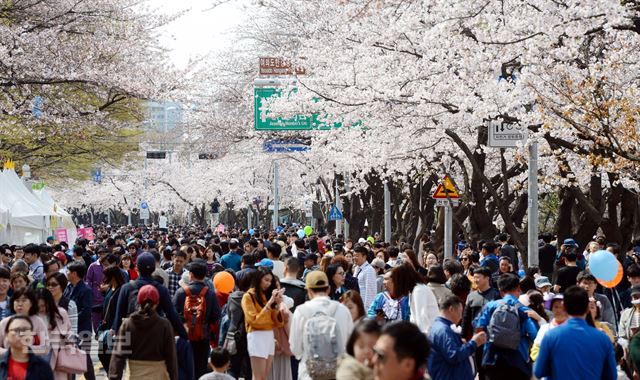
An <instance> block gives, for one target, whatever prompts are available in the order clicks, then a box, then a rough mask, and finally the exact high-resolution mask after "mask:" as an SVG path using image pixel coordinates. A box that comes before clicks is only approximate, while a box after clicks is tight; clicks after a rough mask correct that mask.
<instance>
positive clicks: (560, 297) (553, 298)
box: [544, 294, 564, 310]
mask: <svg viewBox="0 0 640 380" xmlns="http://www.w3.org/2000/svg"><path fill="white" fill-rule="evenodd" d="M563 299H564V296H563V295H562V294H554V295H553V296H550V297H549V298H545V301H544V308H545V309H547V310H551V308H552V307H553V303H554V302H556V301H562V300H563Z"/></svg>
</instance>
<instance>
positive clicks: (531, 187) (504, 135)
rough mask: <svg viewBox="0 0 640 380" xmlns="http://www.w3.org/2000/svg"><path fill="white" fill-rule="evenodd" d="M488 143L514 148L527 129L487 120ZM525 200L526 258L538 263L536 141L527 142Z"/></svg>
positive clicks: (524, 135)
mask: <svg viewBox="0 0 640 380" xmlns="http://www.w3.org/2000/svg"><path fill="white" fill-rule="evenodd" d="M488 127H489V140H488V144H487V145H489V146H490V147H492V148H516V147H518V145H519V144H520V145H522V144H524V143H526V141H527V139H528V137H529V136H528V129H527V128H526V127H524V126H521V125H519V124H515V123H506V122H504V121H503V120H492V121H491V122H489V126H488ZM527 190H528V198H529V199H528V200H527V201H528V202H527V258H528V261H527V262H528V263H529V265H530V266H531V265H538V249H539V247H538V142H537V141H531V143H530V144H529V179H528V185H527Z"/></svg>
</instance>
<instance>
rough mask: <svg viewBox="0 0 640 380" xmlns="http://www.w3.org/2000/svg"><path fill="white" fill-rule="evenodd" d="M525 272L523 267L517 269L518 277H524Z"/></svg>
mask: <svg viewBox="0 0 640 380" xmlns="http://www.w3.org/2000/svg"><path fill="white" fill-rule="evenodd" d="M525 274H526V273H524V269H520V270H519V271H518V277H520V278H522V277H524V276H525Z"/></svg>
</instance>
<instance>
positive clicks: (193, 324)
mask: <svg viewBox="0 0 640 380" xmlns="http://www.w3.org/2000/svg"><path fill="white" fill-rule="evenodd" d="M182 289H184V292H185V294H186V298H185V299H184V311H183V313H184V325H185V328H186V330H187V333H188V335H189V340H204V339H206V338H205V332H206V331H207V327H206V324H207V323H206V317H207V297H206V296H207V292H208V291H209V288H208V287H206V286H205V287H204V288H202V290H201V291H200V293H198V294H197V295H193V294H191V289H189V287H188V286H183V287H182Z"/></svg>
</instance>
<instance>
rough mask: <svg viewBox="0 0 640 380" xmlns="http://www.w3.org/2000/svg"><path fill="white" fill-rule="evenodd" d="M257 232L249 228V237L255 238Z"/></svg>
mask: <svg viewBox="0 0 640 380" xmlns="http://www.w3.org/2000/svg"><path fill="white" fill-rule="evenodd" d="M255 232H256V231H255V230H254V229H253V228H249V235H251V236H253V234H254V233H255Z"/></svg>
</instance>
